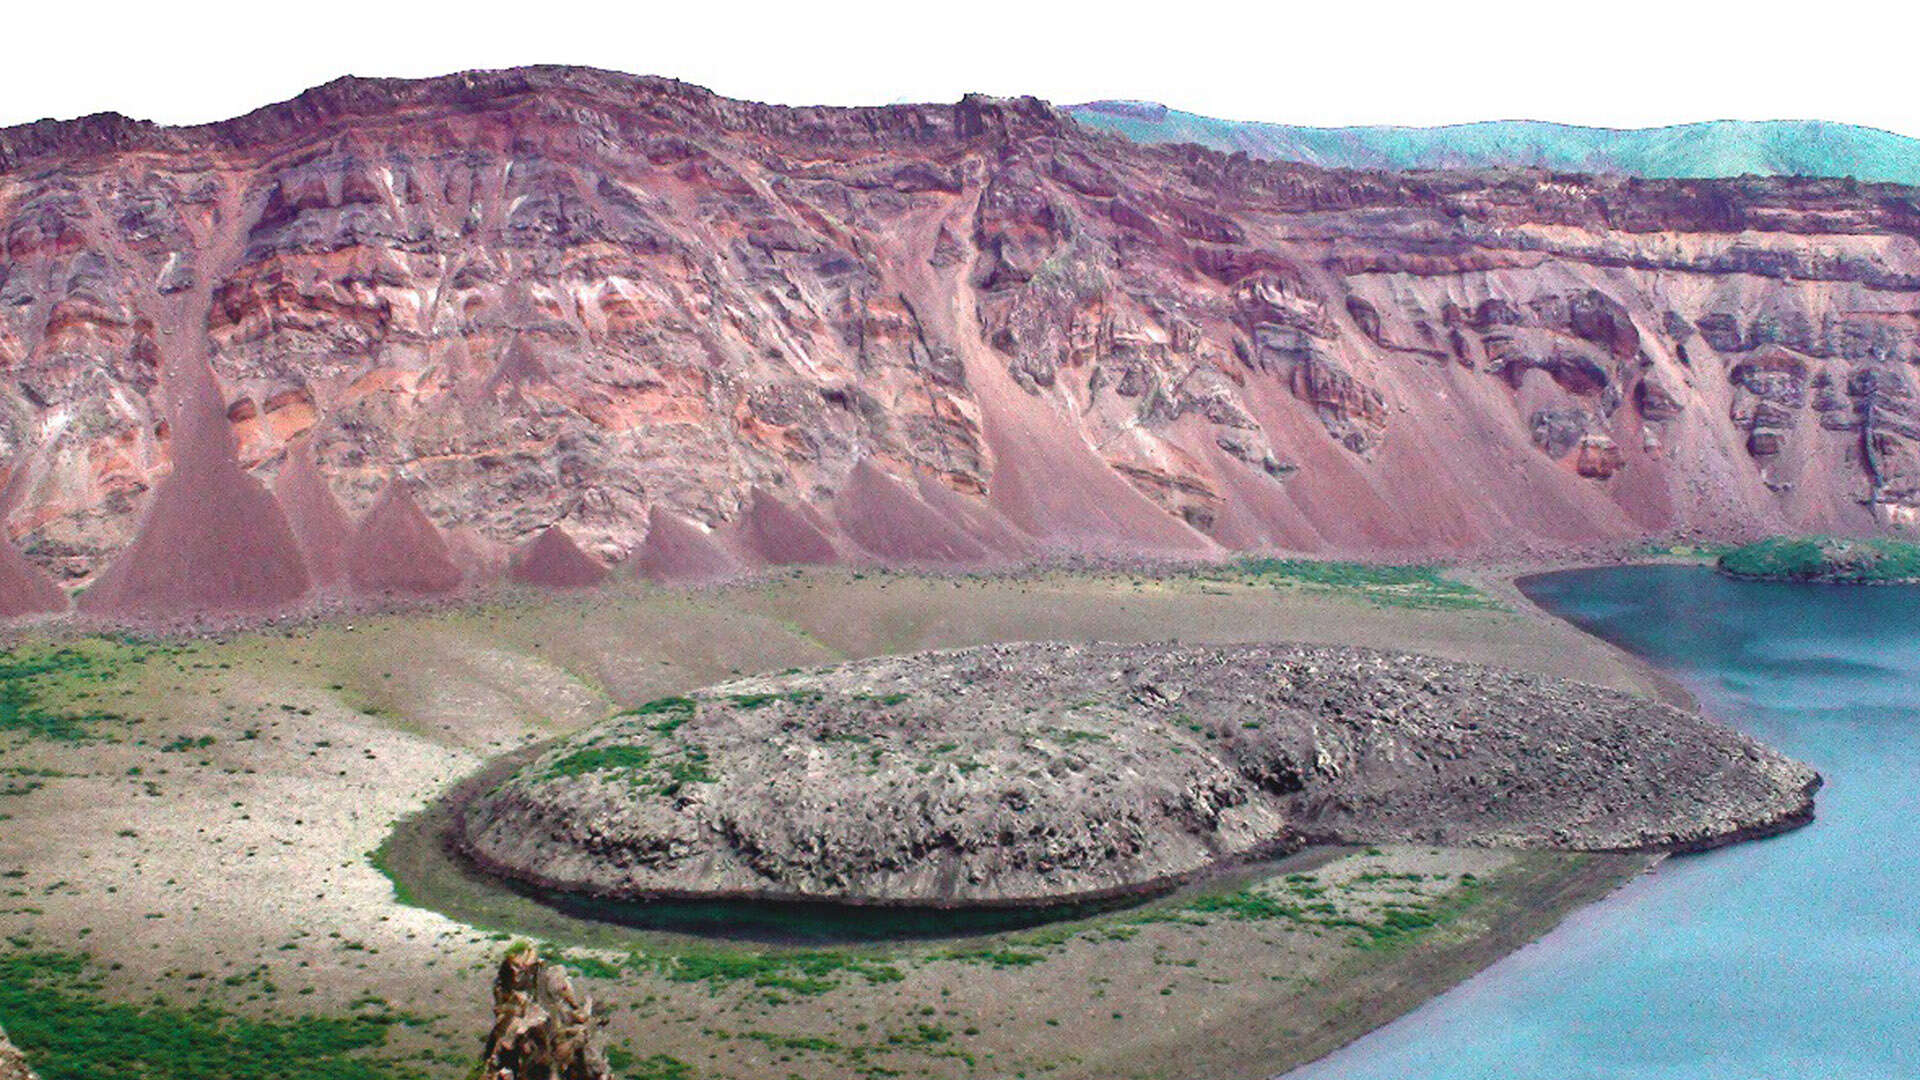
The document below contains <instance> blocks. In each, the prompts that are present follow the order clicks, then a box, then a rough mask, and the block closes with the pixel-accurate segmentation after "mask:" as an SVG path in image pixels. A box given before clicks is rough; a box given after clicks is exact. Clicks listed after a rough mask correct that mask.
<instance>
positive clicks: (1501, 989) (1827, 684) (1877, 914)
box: [1287, 566, 1920, 1080]
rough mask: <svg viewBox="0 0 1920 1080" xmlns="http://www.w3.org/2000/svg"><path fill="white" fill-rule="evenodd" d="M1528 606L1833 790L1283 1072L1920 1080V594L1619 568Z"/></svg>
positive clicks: (1403, 1077)
mask: <svg viewBox="0 0 1920 1080" xmlns="http://www.w3.org/2000/svg"><path fill="white" fill-rule="evenodd" d="M1524 585H1525V588H1526V591H1527V593H1528V595H1529V596H1531V597H1533V599H1534V600H1535V601H1536V602H1538V603H1540V604H1541V605H1542V606H1544V607H1546V608H1547V609H1548V610H1551V611H1554V612H1556V613H1558V614H1560V615H1561V616H1563V617H1565V618H1567V619H1570V620H1572V621H1573V622H1574V623H1576V624H1578V625H1580V626H1581V627H1583V628H1585V629H1587V630H1589V631H1591V632H1593V633H1596V634H1599V635H1600V636H1602V637H1605V638H1607V639H1609V640H1611V641H1614V642H1616V643H1618V644H1619V645H1621V646H1623V647H1625V648H1627V649H1629V650H1631V651H1633V652H1634V653H1637V654H1638V655H1640V656H1642V657H1644V658H1646V659H1647V660H1648V661H1650V662H1652V663H1653V664H1655V665H1657V666H1659V667H1660V668H1662V669H1664V670H1665V671H1667V672H1669V673H1670V674H1672V675H1673V676H1675V677H1676V678H1678V679H1680V680H1681V681H1682V682H1684V683H1686V684H1687V686H1688V687H1689V689H1691V690H1692V691H1693V692H1694V693H1695V694H1696V695H1697V696H1698V697H1699V699H1700V701H1701V704H1702V706H1703V707H1704V709H1705V710H1706V711H1707V712H1708V714H1709V715H1711V716H1714V717H1715V718H1717V719H1719V720H1721V721H1723V722H1725V723H1728V724H1731V725H1733V726H1735V727H1739V728H1742V729H1744V730H1747V731H1749V732H1752V733H1753V734H1755V735H1757V736H1759V737H1760V738H1762V739H1764V740H1766V741H1767V742H1770V743H1772V744H1773V745H1774V746H1776V747H1778V748H1780V749H1782V750H1784V751H1786V752H1787V753H1790V754H1792V755H1794V756H1795V757H1798V758H1800V759H1801V760H1803V761H1806V762H1808V763H1810V764H1812V765H1813V766H1814V767H1816V768H1818V769H1819V770H1820V771H1821V773H1822V774H1823V775H1824V776H1825V778H1826V787H1825V788H1824V789H1822V791H1821V792H1820V795H1819V802H1818V819H1817V820H1816V821H1815V822H1814V823H1813V824H1812V825H1810V826H1808V827H1807V828H1805V829H1801V830H1799V831H1797V832H1794V833H1789V834H1787V835H1785V836H1780V837H1776V838H1773V839H1770V840H1764V841H1760V842H1757V843H1751V844H1743V845H1739V846H1736V847H1732V848H1727V849H1723V850H1720V851H1715V852H1709V853H1707V854H1703V855H1694V856H1686V857H1681V858H1675V859H1669V860H1668V861H1667V862H1666V863H1664V864H1663V865H1662V866H1661V867H1659V868H1658V869H1657V870H1656V871H1655V872H1654V873H1652V874H1650V875H1648V876H1646V877H1644V878H1641V879H1640V880H1639V881H1637V882H1635V883H1633V884H1631V885H1629V886H1627V887H1626V888H1625V889H1623V890H1621V891H1620V892H1619V893H1617V894H1615V895H1614V896H1613V897H1611V898H1609V899H1607V900H1605V901H1602V902H1601V903H1599V904H1596V905H1594V906H1592V907H1590V908H1588V909H1586V910H1584V911H1581V912H1578V913H1576V914H1575V915H1574V916H1573V917H1572V918H1570V919H1569V920H1568V921H1567V922H1566V923H1564V924H1563V925H1562V926H1561V927H1560V928H1559V929H1557V930H1556V931H1554V932H1553V933H1552V934H1550V935H1549V936H1548V937H1546V938H1545V939H1543V940H1541V941H1540V942H1538V943H1536V944H1534V945H1532V946H1529V947H1528V948H1526V949H1523V950H1521V951H1520V952H1518V953H1515V954H1514V955H1512V956H1509V957H1507V958H1506V959H1504V960H1502V961H1501V962H1500V963H1498V964H1496V965H1495V966H1494V967H1492V968H1490V969H1488V970H1487V971H1486V972H1485V973H1483V974H1482V975H1480V976H1479V977H1477V978H1475V979H1473V980H1470V981H1469V982H1467V983H1466V984H1464V985H1462V986H1459V987H1456V988H1455V989H1454V990H1452V991H1450V992H1449V993H1447V994H1444V995H1442V996H1441V997H1439V998H1437V999H1435V1000H1434V1001H1432V1002H1430V1003H1428V1004H1427V1005H1426V1006H1425V1007H1424V1008H1422V1009H1420V1010H1418V1011H1417V1012H1415V1013H1412V1014H1410V1015H1408V1016H1406V1017H1404V1018H1402V1019H1401V1020H1399V1021H1396V1022H1395V1023H1393V1024H1390V1025H1388V1026H1387V1027H1385V1028H1383V1029H1381V1030H1380V1031H1378V1032H1375V1033H1374V1034H1372V1035H1370V1036H1367V1037H1366V1038H1364V1039H1362V1040H1360V1041H1359V1042H1357V1043H1355V1044H1353V1045H1352V1046H1349V1047H1348V1048H1347V1049H1345V1050H1343V1051H1341V1052H1340V1053H1338V1054H1335V1055H1333V1056H1332V1057H1330V1058H1326V1059H1324V1060H1322V1061H1320V1062H1316V1063H1315V1064H1313V1065H1311V1066H1308V1067H1306V1068H1304V1069H1300V1070H1297V1071H1295V1072H1293V1073H1290V1074H1288V1078H1287V1080H1376V1078H1377V1080H1454V1078H1459V1080H1494V1078H1509V1077H1510V1078H1516V1080H1585V1078H1607V1080H1615V1078H1619V1080H1723V1078H1724V1080H1826V1078H1834V1080H1841V1078H1844V1080H1904V1078H1920V588H1909V587H1888V588H1851V589H1850V588H1845V587H1831V586H1803V585H1773V584H1759V583H1748V582H1736V581H1730V580H1727V579H1724V578H1721V577H1719V576H1717V575H1715V574H1714V573H1713V572H1712V571H1710V570H1707V569H1704V568H1698V567H1679V566H1660V567H1621V568H1614V569H1606V570H1590V571H1576V572H1570V573H1563V574H1553V575H1549V576H1545V577H1541V578H1535V579H1532V580H1530V581H1528V582H1526V583H1524Z"/></svg>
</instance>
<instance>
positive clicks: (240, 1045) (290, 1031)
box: [0, 952, 425, 1080]
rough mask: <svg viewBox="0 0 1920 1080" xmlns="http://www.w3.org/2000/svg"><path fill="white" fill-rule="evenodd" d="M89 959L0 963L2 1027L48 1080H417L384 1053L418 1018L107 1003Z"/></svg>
mask: <svg viewBox="0 0 1920 1080" xmlns="http://www.w3.org/2000/svg"><path fill="white" fill-rule="evenodd" d="M104 985H105V978H104V976H103V974H102V973H101V972H100V970H99V969H98V968H97V967H96V966H95V965H94V964H93V962H92V961H91V960H90V959H88V958H87V957H85V956H80V955H75V954H69V953H51V952H14V953H11V954H8V955H5V956H0V1023H3V1024H4V1025H5V1027H6V1029H7V1033H8V1034H9V1035H10V1036H12V1038H13V1041H14V1042H15V1043H16V1044H18V1045H19V1046H20V1048H21V1049H22V1050H24V1051H25V1052H26V1053H27V1055H28V1057H29V1058H30V1059H31V1060H32V1061H33V1064H34V1067H35V1068H36V1069H38V1070H39V1072H40V1075H41V1076H42V1077H43V1078H44V1080H208V1078H211V1077H219V1078H220V1080H418V1078H422V1077H424V1075H425V1074H423V1073H421V1072H420V1071H419V1070H417V1069H416V1068H413V1067H411V1066H408V1065H405V1064H402V1063H400V1062H398V1061H395V1060H392V1059H391V1058H390V1057H388V1056H385V1055H383V1054H382V1053H381V1051H382V1050H383V1049H384V1048H385V1046H386V1043H387V1036H388V1034H389V1033H390V1032H391V1031H392V1029H393V1028H394V1027H395V1026H396V1025H402V1024H406V1025H412V1024H416V1023H419V1021H418V1020H417V1019H415V1018H412V1017H407V1016H403V1015H401V1014H398V1013H393V1012H389V1011H386V1010H385V1009H384V1008H372V1009H359V1010H356V1011H355V1012H354V1013H352V1014H350V1015H346V1016H335V1017H320V1016H299V1017H292V1018H288V1019H284V1020H272V1021H264V1020H255V1019H250V1018H247V1017H242V1016H236V1015H233V1014H231V1013H227V1012H224V1011H222V1010H220V1009H217V1008H215V1007H213V1006H210V1005H195V1006H191V1007H185V1008H182V1007H178V1006H172V1005H167V1004H162V1003H160V1002H158V1001H156V1002H153V1003H150V1004H143V1005H134V1004H127V1003H122V1002H115V1001H109V1000H107V999H106V998H104V997H103V996H102V995H101V993H100V991H101V988H102V987H103V986H104Z"/></svg>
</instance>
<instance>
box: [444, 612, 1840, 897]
mask: <svg viewBox="0 0 1920 1080" xmlns="http://www.w3.org/2000/svg"><path fill="white" fill-rule="evenodd" d="M1818 784H1819V779H1818V777H1817V775H1816V774H1815V773H1814V772H1813V771H1812V770H1811V769H1809V768H1808V767H1806V766H1805V765H1802V764H1799V763H1798V762H1795V761H1792V760H1790V759H1788V758H1786V757H1783V756H1782V755H1780V754H1778V753H1776V752H1774V751H1773V750H1770V749H1768V748H1767V747H1766V746H1763V745H1761V744H1760V743H1758V742H1756V741H1754V740H1753V739H1750V738H1748V737H1746V736H1745V735H1742V734H1739V733H1737V732H1734V731H1732V730H1729V729H1727V728H1724V727H1721V726H1719V725H1717V724H1714V723H1712V722H1710V721H1707V720H1705V719H1702V718H1701V717H1699V716H1697V715H1694V714H1691V713H1688V712H1684V711H1682V710H1679V709H1676V708H1673V707H1671V706H1668V705H1663V704H1659V703H1656V702H1653V701H1649V700H1646V699H1643V698H1639V697H1635V696H1632V695H1629V694H1625V693H1621V692H1618V691H1613V690H1605V689H1600V688H1597V687H1592V686H1586V685H1582V684H1578V683H1572V682H1566V681H1561V680H1555V679H1550V678H1544V677H1540V676H1535V675H1528V674H1521V673H1518V672H1513V671H1507V670H1502V669H1497V668H1489V667H1482V666H1476V665H1471V664H1465V663H1456V662H1452V661H1446V660H1437V659H1432V658H1428V657H1421V656H1410V655H1400V654H1393V653H1386V652H1375V651H1370V650H1365V649H1356V648H1339V647H1317V646H1316V647H1308V646H1291V645H1244V646H1229V647H1187V646H1144V645H1067V644H1048V643H1025V644H1005V645H991V646H982V647H977V648H970V649H961V650H957V651H950V652H933V653H923V654H919V655H913V656H900V657H885V658H879V659H872V660H864V661H860V662H856V663H850V664H846V665H843V666H839V667H832V668H825V669H818V670H812V671H790V672H787V673H784V674H781V675H777V676H770V677H763V678H752V679H745V680H741V681H738V682H733V683H728V684H725V685H722V686H718V687H715V688H712V689H710V690H706V691H703V692H700V693H698V694H695V695H693V696H690V697H674V698H666V699H663V700H659V701H654V702H651V703H649V704H647V705H645V706H642V707H640V708H638V709H634V710H631V711H629V712H627V713H624V714H621V715H619V716H616V717H614V718H613V719H611V720H609V721H608V722H606V723H604V724H601V725H598V726H596V727H594V728H592V729H590V730H588V731H586V732H584V733H582V734H580V735H577V736H575V737H573V738H571V739H568V740H566V741H564V742H562V743H560V744H558V745H557V746H555V747H553V748H551V749H549V750H548V751H546V752H545V753H543V754H542V755H541V756H540V757H539V758H538V759H537V760H534V761H532V762H531V763H530V764H528V765H526V766H525V767H524V768H522V769H521V770H520V771H519V772H518V773H516V774H514V775H513V776H512V777H511V778H510V779H508V780H507V781H505V782H504V783H502V784H500V785H499V786H498V787H496V788H494V789H493V790H491V791H489V792H487V793H485V794H483V795H481V796H479V797H477V798H476V799H474V800H473V801H472V802H471V803H470V804H469V805H467V806H466V807H465V808H464V809H463V811H462V814H461V815H460V821H459V824H458V826H457V827H456V837H457V839H458V841H459V842H460V844H461V846H462V847H464V849H465V851H466V853H467V854H468V855H470V856H471V857H473V858H474V859H475V860H477V861H478V862H479V863H480V864H481V865H483V866H485V867H486V868H488V869H490V870H492V871H494V872H496V873H500V874H504V875H507V876H510V877H512V878H514V879H518V880H521V881H524V882H529V883H534V884H537V885H541V886H546V887H552V888H560V889H564V890H568V891H573V892H578V893H584V894H589V895H593V896H598V897H606V898H622V899H645V898H696V897H697V898H721V897H727V898H762V899H806V900H828V901H837V902H846V903H862V904H897V905H913V906H933V907H956V906H971V905H1044V904H1053V903H1058V902H1061V901H1064V900H1076V899H1091V898H1096V897H1103V896H1123V895H1128V894H1132V893H1138V892H1145V891H1149V890H1152V889H1155V888H1158V887H1162V886H1165V885H1167V884H1170V883H1171V882H1174V881H1177V880H1179V879H1181V878H1184V877H1188V876H1191V875H1194V874H1197V873H1199V872H1202V871H1205V870H1207V869H1208V868H1210V867H1213V866H1216V865H1219V864H1222V863H1227V862H1231V861H1234V860H1240V859H1245V858H1250V857H1257V856H1260V855H1263V854H1267V853H1275V852H1281V851H1287V850H1292V849H1296V848H1299V847H1302V846H1304V845H1308V844H1313V843H1346V844H1370V843H1386V842H1395V841H1413V842H1419V843H1432V844H1436V845H1440V844H1445V845H1497V846H1507V847H1551V848H1563V849H1586V850H1623V849H1670V850H1688V849H1699V848H1706V847H1712V846H1715V845H1719V844H1724V843H1729V842H1732V841H1736V840H1740V839H1745V838H1749V837H1755V836H1760V835H1765V834H1769V833H1773V832H1777V831H1780V830H1782V829H1786V828H1790V827H1793V826H1795V825H1798V824H1801V823H1804V822H1806V821H1807V820H1809V819H1810V818H1811V816H1812V812H1813V792H1814V790H1815V789H1816V787H1817V786H1818Z"/></svg>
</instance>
